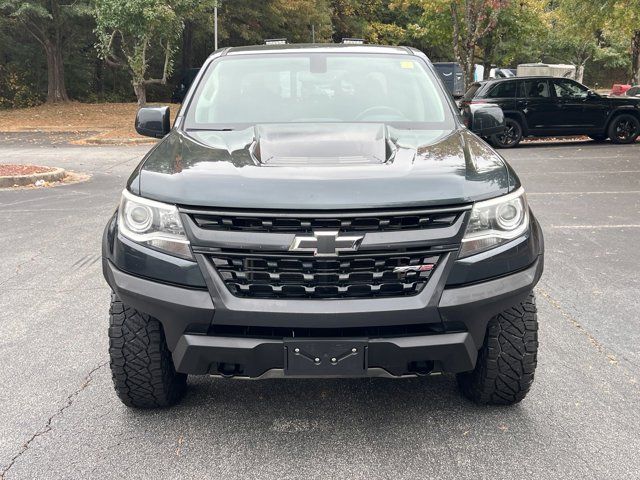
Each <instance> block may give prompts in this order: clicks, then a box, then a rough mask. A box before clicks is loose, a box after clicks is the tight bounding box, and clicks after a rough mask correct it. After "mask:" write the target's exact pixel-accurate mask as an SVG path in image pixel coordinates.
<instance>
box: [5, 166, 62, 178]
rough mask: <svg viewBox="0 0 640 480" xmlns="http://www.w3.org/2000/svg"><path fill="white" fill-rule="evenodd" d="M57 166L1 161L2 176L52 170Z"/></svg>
mask: <svg viewBox="0 0 640 480" xmlns="http://www.w3.org/2000/svg"><path fill="white" fill-rule="evenodd" d="M54 170H55V168H52V167H41V166H39V165H12V164H7V163H0V177H16V176H18V175H31V174H34V173H46V172H52V171H54Z"/></svg>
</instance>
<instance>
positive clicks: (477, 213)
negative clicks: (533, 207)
mask: <svg viewBox="0 0 640 480" xmlns="http://www.w3.org/2000/svg"><path fill="white" fill-rule="evenodd" d="M528 229H529V207H528V206H527V199H526V197H525V195H524V189H523V188H522V187H521V188H519V189H518V190H516V191H515V192H513V193H510V194H509V195H504V196H502V197H498V198H492V199H491V200H486V201H483V202H477V203H476V204H475V205H474V206H473V209H472V210H471V219H470V220H469V224H468V225H467V230H466V231H465V233H464V238H463V239H462V248H461V249H460V254H459V256H458V258H463V257H468V256H470V255H475V254H476V253H480V252H484V251H485V250H489V249H491V248H494V247H497V246H498V245H502V244H503V243H506V242H508V241H510V240H513V239H514V238H517V237H519V236H520V235H522V234H524V233H525V232H526V231H527V230H528Z"/></svg>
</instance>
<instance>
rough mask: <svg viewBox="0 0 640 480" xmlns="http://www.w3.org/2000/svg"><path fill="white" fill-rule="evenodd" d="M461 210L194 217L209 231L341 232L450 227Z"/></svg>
mask: <svg viewBox="0 0 640 480" xmlns="http://www.w3.org/2000/svg"><path fill="white" fill-rule="evenodd" d="M458 215H460V212H441V213H435V212H428V211H427V212H424V213H418V214H413V213H411V214H395V215H388V216H385V215H378V216H374V217H372V216H357V215H356V214H354V215H348V214H347V215H346V216H336V217H335V218H317V217H316V218H314V217H304V216H301V217H278V216H276V215H274V216H268V215H267V214H265V216H260V217H253V216H239V215H222V214H205V213H195V214H192V218H193V220H194V222H195V223H196V225H197V226H198V227H200V228H202V229H205V230H226V231H241V232H277V233H305V232H312V231H314V230H322V229H331V230H339V231H341V232H346V231H350V232H384V231H398V230H422V229H427V228H441V227H450V226H451V225H453V224H454V223H455V222H456V220H457V219H458Z"/></svg>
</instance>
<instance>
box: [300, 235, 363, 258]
mask: <svg viewBox="0 0 640 480" xmlns="http://www.w3.org/2000/svg"><path fill="white" fill-rule="evenodd" d="M363 238H364V235H343V236H341V235H340V232H338V231H322V232H313V236H308V237H304V236H296V237H295V238H294V239H293V242H292V243H291V246H290V247H289V250H290V251H292V252H313V254H314V255H315V256H317V257H327V256H332V255H337V254H338V253H340V252H354V251H356V250H357V249H358V247H359V246H360V242H362V239H363Z"/></svg>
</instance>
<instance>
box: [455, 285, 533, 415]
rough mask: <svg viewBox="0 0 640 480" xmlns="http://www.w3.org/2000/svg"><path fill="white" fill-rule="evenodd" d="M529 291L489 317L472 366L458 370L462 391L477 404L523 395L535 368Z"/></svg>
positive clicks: (510, 400) (513, 400)
mask: <svg viewBox="0 0 640 480" xmlns="http://www.w3.org/2000/svg"><path fill="white" fill-rule="evenodd" d="M536 312H537V309H536V299H535V296H534V295H533V293H531V294H530V295H529V296H528V297H527V299H526V300H524V301H523V302H522V303H520V304H518V305H515V306H513V307H511V308H509V309H507V310H505V311H504V312H502V313H500V314H498V315H496V316H495V317H493V318H492V319H491V320H490V321H489V325H488V326H487V333H486V335H485V339H484V344H483V345H482V348H481V349H480V351H479V352H478V360H477V363H476V368H475V369H474V370H472V371H471V372H465V373H460V374H458V376H457V377H458V385H459V386H460V390H461V391H462V394H463V395H464V396H465V397H467V398H469V399H470V400H473V401H474V402H476V403H479V404H491V405H512V404H514V403H518V402H520V401H521V400H522V399H523V398H524V397H526V395H527V393H528V392H529V389H530V388H531V384H532V383H533V375H534V372H535V370H536V363H537V352H538V315H537V313H536Z"/></svg>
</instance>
